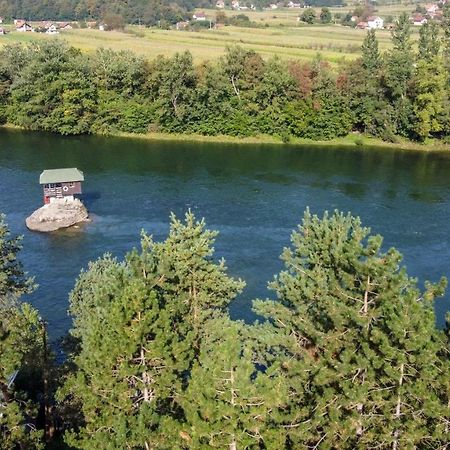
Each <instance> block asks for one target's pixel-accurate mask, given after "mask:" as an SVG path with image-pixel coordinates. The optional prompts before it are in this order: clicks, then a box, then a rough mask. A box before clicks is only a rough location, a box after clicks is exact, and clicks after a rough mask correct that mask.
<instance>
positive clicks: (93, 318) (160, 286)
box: [59, 213, 243, 449]
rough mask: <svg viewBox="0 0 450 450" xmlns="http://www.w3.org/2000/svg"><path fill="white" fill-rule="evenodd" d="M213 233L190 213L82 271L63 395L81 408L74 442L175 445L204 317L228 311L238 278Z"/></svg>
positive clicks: (73, 302) (88, 446)
mask: <svg viewBox="0 0 450 450" xmlns="http://www.w3.org/2000/svg"><path fill="white" fill-rule="evenodd" d="M215 235H216V233H214V232H211V231H209V230H206V229H205V224H204V222H203V221H201V222H198V221H196V219H195V217H194V216H193V215H192V214H191V213H188V214H187V215H186V221H185V222H184V223H183V222H181V221H179V220H178V219H176V217H175V216H172V222H171V228H170V232H169V236H168V238H167V239H166V241H165V242H161V243H155V242H154V241H153V240H152V239H151V237H149V236H147V235H145V234H144V235H143V237H142V249H141V251H140V252H138V251H137V250H134V251H132V252H131V253H130V254H128V255H127V257H126V260H125V261H124V262H122V263H119V262H117V261H116V260H114V259H112V258H111V257H109V256H107V257H105V258H103V259H101V260H99V261H97V262H96V263H94V264H92V265H91V266H90V268H89V270H88V271H87V272H85V273H82V274H81V276H80V279H79V280H78V282H77V284H76V287H75V289H74V291H73V293H72V295H71V313H72V315H73V316H74V328H73V330H72V334H73V335H74V337H76V338H77V339H79V341H80V351H79V353H78V354H77V355H76V356H75V357H74V359H73V361H74V363H75V366H76V372H75V373H74V374H73V375H72V376H71V377H69V379H68V381H67V382H66V384H65V386H64V388H63V389H62V390H61V391H60V395H59V396H60V398H61V399H64V398H67V399H69V401H72V402H73V403H74V404H75V405H76V404H78V405H80V407H81V408H82V412H83V414H82V416H83V417H82V422H84V423H83V424H82V425H81V426H80V427H79V431H78V432H72V433H69V434H68V437H67V441H68V442H69V443H70V445H72V446H75V447H76V448H86V449H93V448H111V449H113V448H114V449H115V448H130V449H132V448H136V449H137V448H139V449H140V448H145V449H149V448H173V447H172V446H173V443H174V442H176V441H177V440H179V439H180V435H179V431H180V429H179V422H180V421H182V420H183V416H184V413H183V410H182V406H181V403H182V401H181V398H182V395H183V392H184V390H185V389H186V386H187V383H188V374H189V372H190V370H191V368H192V367H193V364H194V362H195V360H196V359H197V358H198V355H199V354H200V352H201V345H202V341H203V334H204V332H203V327H204V323H205V322H206V321H207V320H209V319H211V318H221V317H225V314H226V310H227V307H228V304H229V302H230V301H231V300H232V299H233V298H234V297H235V296H236V294H237V293H238V292H239V291H240V290H241V289H242V287H243V283H242V282H240V281H235V280H233V279H231V278H230V277H228V275H227V274H226V267H225V265H224V262H223V261H221V262H219V263H216V262H215V261H214V260H213V259H212V256H213V248H212V244H213V242H214V237H215Z"/></svg>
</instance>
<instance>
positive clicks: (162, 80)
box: [150, 51, 196, 131]
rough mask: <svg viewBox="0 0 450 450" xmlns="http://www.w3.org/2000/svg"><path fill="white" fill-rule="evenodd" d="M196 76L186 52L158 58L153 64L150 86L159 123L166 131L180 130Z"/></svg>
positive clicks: (190, 100) (185, 117)
mask: <svg viewBox="0 0 450 450" xmlns="http://www.w3.org/2000/svg"><path fill="white" fill-rule="evenodd" d="M195 85H196V75H195V71H194V66H193V62H192V55H191V54H190V53H189V52H188V51H185V52H184V53H176V54H175V56H174V57H173V58H163V57H161V58H159V59H158V60H157V61H156V62H155V63H154V66H153V67H152V70H151V77H150V89H151V90H152V91H153V96H154V98H155V100H157V101H158V105H159V109H160V112H159V115H160V119H159V121H160V124H161V125H162V126H163V128H164V129H166V130H167V131H182V130H183V127H184V126H185V123H186V122H188V120H187V119H188V117H189V106H190V105H191V103H192V102H193V94H194V88H195Z"/></svg>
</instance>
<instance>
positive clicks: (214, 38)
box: [0, 5, 418, 64]
mask: <svg viewBox="0 0 450 450" xmlns="http://www.w3.org/2000/svg"><path fill="white" fill-rule="evenodd" d="M331 9H332V11H333V13H336V12H340V13H342V14H345V13H347V12H348V11H349V10H350V8H349V7H347V8H331ZM412 9H413V7H412V6H411V5H391V6H382V7H380V9H379V11H378V12H377V14H380V15H382V16H383V17H387V16H388V15H392V16H394V17H395V16H396V15H398V14H400V13H401V12H403V11H412ZM204 11H205V13H206V16H207V18H208V19H211V20H214V19H215V17H216V14H217V10H213V9H211V10H204ZM225 13H226V14H227V16H232V15H235V14H239V13H241V14H242V13H245V14H246V15H248V16H249V17H250V19H251V20H252V21H253V22H255V23H257V24H260V25H261V27H258V28H242V27H235V26H226V27H222V28H220V29H217V30H215V29H202V30H201V31H185V30H175V29H171V30H163V29H158V28H145V27H143V26H142V27H140V26H127V27H126V29H125V31H123V32H119V31H109V32H106V31H99V30H91V29H73V30H68V31H63V32H61V33H60V34H59V35H57V36H49V35H45V34H39V33H18V32H16V31H12V32H11V33H9V34H7V35H5V36H0V46H1V45H5V44H7V43H12V42H29V41H32V40H41V39H47V40H54V39H63V40H66V41H67V42H68V43H69V44H70V45H73V46H75V47H77V48H80V49H81V50H82V51H84V52H92V51H95V49H97V48H101V47H103V48H111V49H113V50H131V51H133V52H135V53H137V54H140V55H144V56H145V57H147V58H148V59H153V58H155V57H156V56H158V55H164V56H172V55H174V54H175V53H176V52H180V51H184V50H189V51H190V52H191V53H192V55H193V57H194V61H195V62H196V63H199V62H202V61H207V60H214V59H217V58H219V57H220V56H221V55H223V54H224V51H225V49H226V47H227V46H232V45H240V46H242V47H244V48H247V49H253V50H255V51H257V52H258V53H260V54H261V55H262V56H263V57H264V58H270V57H272V56H275V55H276V56H278V57H280V58H282V59H285V60H289V59H300V60H310V59H311V58H313V57H314V56H316V55H317V53H320V54H321V55H322V57H323V59H325V60H327V61H329V62H330V63H332V64H337V63H339V62H341V61H343V60H352V59H355V58H357V57H358V56H359V54H360V46H361V43H362V41H363V39H364V36H365V35H366V31H364V30H357V29H352V28H349V27H343V26H341V25H337V24H330V25H320V24H315V25H306V24H303V23H299V22H298V21H297V17H298V15H299V14H300V13H301V10H298V9H295V10H294V9H280V10H273V11H240V12H239V11H230V10H227V11H225ZM417 36H418V30H417V29H413V38H414V39H416V38H417ZM377 38H378V41H379V45H380V49H381V50H382V51H384V50H387V49H389V47H390V45H391V43H390V32H389V31H388V30H379V31H378V32H377Z"/></svg>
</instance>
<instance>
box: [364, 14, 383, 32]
mask: <svg viewBox="0 0 450 450" xmlns="http://www.w3.org/2000/svg"><path fill="white" fill-rule="evenodd" d="M383 26H384V20H383V19H382V18H381V17H379V16H370V17H368V18H367V28H369V29H371V30H373V29H375V30H381V29H382V28H383Z"/></svg>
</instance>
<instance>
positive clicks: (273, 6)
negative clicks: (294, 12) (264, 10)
mask: <svg viewBox="0 0 450 450" xmlns="http://www.w3.org/2000/svg"><path fill="white" fill-rule="evenodd" d="M269 9H278V5H276V4H275V3H271V4H270V5H269Z"/></svg>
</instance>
